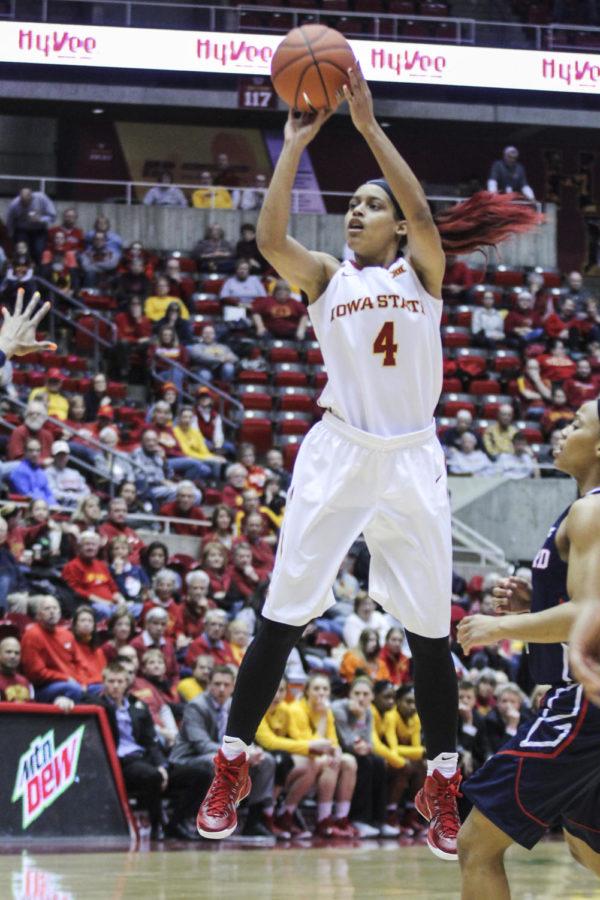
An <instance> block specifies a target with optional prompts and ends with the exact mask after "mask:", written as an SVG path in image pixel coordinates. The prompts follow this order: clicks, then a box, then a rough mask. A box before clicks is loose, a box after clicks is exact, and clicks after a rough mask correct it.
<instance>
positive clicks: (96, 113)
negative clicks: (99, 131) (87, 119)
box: [92, 106, 104, 116]
mask: <svg viewBox="0 0 600 900" xmlns="http://www.w3.org/2000/svg"><path fill="white" fill-rule="evenodd" d="M103 112H104V110H103V109H102V107H101V106H96V107H94V109H93V110H92V114H93V115H94V116H101V115H102V113H103Z"/></svg>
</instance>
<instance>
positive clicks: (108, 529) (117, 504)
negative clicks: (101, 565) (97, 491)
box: [98, 497, 145, 566]
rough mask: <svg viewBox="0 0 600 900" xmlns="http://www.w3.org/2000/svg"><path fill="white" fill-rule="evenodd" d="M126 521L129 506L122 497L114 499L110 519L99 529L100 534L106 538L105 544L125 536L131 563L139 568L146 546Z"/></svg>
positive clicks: (110, 508)
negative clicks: (141, 555)
mask: <svg viewBox="0 0 600 900" xmlns="http://www.w3.org/2000/svg"><path fill="white" fill-rule="evenodd" d="M126 520H127V504H126V503H125V501H124V500H123V498H122V497H113V499H112V500H111V501H110V503H109V504H108V518H107V520H106V522H104V523H103V524H102V525H101V526H100V527H99V529H98V534H100V535H101V537H103V538H104V542H105V543H109V542H110V541H112V539H113V538H114V537H117V535H124V536H125V537H126V538H127V543H128V544H129V561H130V562H131V563H132V565H134V566H137V565H138V563H139V561H140V553H141V552H142V550H143V549H144V546H145V545H144V542H143V540H142V539H141V538H140V536H139V535H138V533H137V532H136V531H134V530H133V528H130V527H129V525H127V523H126Z"/></svg>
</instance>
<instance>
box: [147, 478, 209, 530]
mask: <svg viewBox="0 0 600 900" xmlns="http://www.w3.org/2000/svg"><path fill="white" fill-rule="evenodd" d="M197 498H198V491H197V489H196V487H195V485H194V484H193V482H191V481H180V482H179V484H178V485H177V495H176V497H175V500H171V502H170V503H163V505H162V506H161V507H160V509H159V511H158V514H159V516H169V517H172V518H176V519H189V520H190V523H191V522H204V523H205V527H204V528H203V527H202V526H201V525H192V524H189V525H185V524H183V523H181V522H173V523H172V525H171V526H170V531H171V534H187V535H192V536H194V537H201V536H202V535H203V534H204V533H205V532H206V530H207V529H206V524H208V523H207V522H206V517H205V515H204V512H203V511H202V507H201V506H200V505H199V504H198V503H197Z"/></svg>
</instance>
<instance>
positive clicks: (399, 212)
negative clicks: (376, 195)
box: [367, 178, 404, 219]
mask: <svg viewBox="0 0 600 900" xmlns="http://www.w3.org/2000/svg"><path fill="white" fill-rule="evenodd" d="M367 184H376V185H377V187H380V188H381V189H382V190H383V191H385V192H386V194H387V195H388V197H389V198H390V200H391V201H392V206H393V207H394V210H395V211H396V213H397V215H398V218H400V219H403V218H404V213H403V212H402V209H401V208H400V204H399V203H398V201H397V200H396V198H395V197H394V192H393V191H392V189H391V187H390V186H389V184H388V183H387V181H386V180H385V178H372V179H371V180H370V181H367Z"/></svg>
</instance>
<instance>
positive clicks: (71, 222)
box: [48, 206, 84, 253]
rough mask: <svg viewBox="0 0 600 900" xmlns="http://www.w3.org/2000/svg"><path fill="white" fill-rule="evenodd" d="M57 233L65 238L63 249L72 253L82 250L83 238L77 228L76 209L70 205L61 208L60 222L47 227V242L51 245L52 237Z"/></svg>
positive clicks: (81, 232) (79, 229)
mask: <svg viewBox="0 0 600 900" xmlns="http://www.w3.org/2000/svg"><path fill="white" fill-rule="evenodd" d="M57 234H62V235H63V237H64V239H65V249H66V250H69V251H72V252H73V253H79V251H80V250H83V247H84V240H83V231H82V230H81V228H77V210H76V209H73V207H72V206H69V207H67V209H63V213H62V223H61V224H60V225H53V226H52V228H49V229H48V244H49V245H50V246H52V243H53V241H54V238H55V236H56V235H57Z"/></svg>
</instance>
